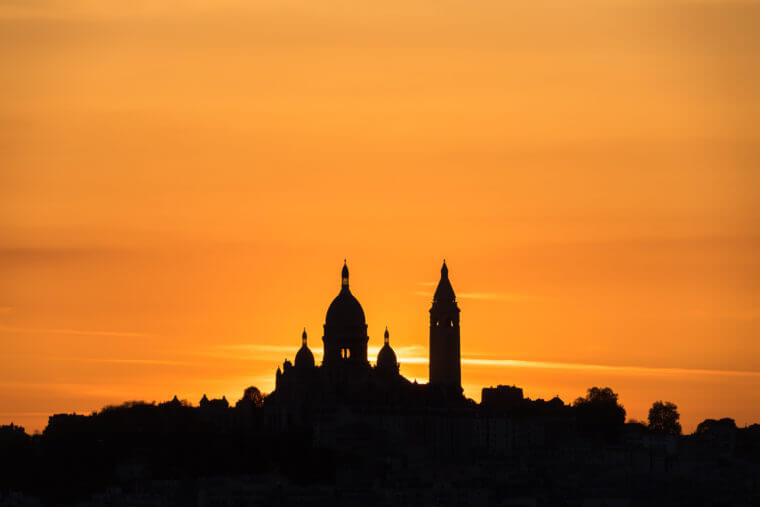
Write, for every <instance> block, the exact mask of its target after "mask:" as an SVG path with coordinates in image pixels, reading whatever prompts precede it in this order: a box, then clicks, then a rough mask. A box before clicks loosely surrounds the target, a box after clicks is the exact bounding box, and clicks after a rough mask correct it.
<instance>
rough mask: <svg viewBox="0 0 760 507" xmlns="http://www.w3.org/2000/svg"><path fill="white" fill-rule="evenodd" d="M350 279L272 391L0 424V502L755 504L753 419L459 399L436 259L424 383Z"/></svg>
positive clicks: (505, 398)
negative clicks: (34, 426)
mask: <svg viewBox="0 0 760 507" xmlns="http://www.w3.org/2000/svg"><path fill="white" fill-rule="evenodd" d="M348 282H349V279H348V268H347V266H344V268H343V271H342V273H341V289H340V293H339V294H338V296H337V297H336V298H335V300H334V301H333V302H332V304H331V305H330V307H329V309H328V312H327V316H326V319H325V326H324V335H323V337H322V341H323V345H324V353H323V360H322V363H321V364H320V365H317V364H316V362H315V360H314V355H313V354H312V352H311V350H310V349H309V347H308V338H307V335H306V331H304V333H303V334H302V337H301V348H300V349H299V350H298V352H297V354H296V356H295V362H294V364H291V363H290V362H288V361H286V362H285V363H284V364H283V366H282V368H278V370H277V373H276V388H275V390H274V391H273V392H272V393H270V394H269V395H266V396H264V395H262V394H261V392H260V391H259V390H258V389H257V388H255V387H249V388H248V389H246V390H245V392H244V394H243V396H242V398H241V399H240V400H238V401H237V402H236V403H235V405H234V406H230V404H229V403H228V401H227V400H226V399H224V398H222V399H211V400H209V399H208V398H207V397H206V396H205V395H204V397H203V398H202V399H201V400H200V403H199V405H198V406H191V405H190V404H189V403H187V402H186V401H180V400H179V399H177V397H175V398H174V399H173V400H171V401H168V402H165V403H158V404H156V403H145V402H129V403H125V404H123V405H120V406H115V407H106V408H104V409H102V410H101V411H99V412H97V413H93V414H91V415H89V416H85V415H77V414H57V415H54V416H51V417H50V420H49V423H48V425H47V427H46V428H45V430H44V432H43V433H42V434H40V435H34V436H29V435H28V434H26V433H25V432H24V430H23V428H19V427H18V426H14V425H12V424H11V425H9V426H2V427H0V506H6V505H7V506H10V505H13V506H17V505H39V504H47V505H113V506H153V505H155V506H159V505H161V506H165V505H190V506H193V505H198V506H214V505H220V506H249V505H250V506H258V505H261V506H269V505H275V506H277V505H280V506H286V505H293V506H310V505H311V506H344V505H361V506H364V505H366V506H380V505H393V506H403V505H410V506H412V505H413V506H434V505H435V506H449V505H451V506H487V505H494V506H537V505H547V506H554V505H568V506H639V505H641V506H649V505H663V506H674V505H685V506H690V505H695V506H703V505H721V506H724V505H725V506H733V505H736V506H738V505H760V425H752V426H750V427H746V428H737V427H736V424H735V423H734V421H733V420H731V419H720V420H712V419H709V420H706V421H704V422H702V423H701V424H700V425H699V426H698V427H697V430H696V431H695V433H694V434H692V435H686V436H684V435H681V426H680V424H679V421H678V419H679V416H678V410H677V407H676V406H675V405H674V404H672V403H669V402H661V401H658V402H655V403H654V404H653V405H652V409H651V410H650V413H649V420H648V422H647V423H643V422H632V421H629V422H627V423H626V422H625V409H624V408H623V407H622V406H621V405H620V403H619V400H618V396H617V394H616V393H615V392H614V391H613V390H612V389H610V388H597V387H594V388H591V389H589V390H588V392H587V393H586V395H585V396H584V397H581V398H578V399H577V400H575V401H574V402H573V403H572V404H571V405H568V404H565V403H564V402H563V401H562V400H560V399H559V398H556V397H555V398H554V399H552V400H550V401H544V400H530V399H527V398H525V397H524V396H523V392H522V389H520V388H518V387H515V386H501V385H500V386H497V387H491V388H485V389H483V392H482V399H481V403H479V404H478V403H475V402H474V401H472V400H469V399H467V398H465V397H464V396H463V394H462V388H461V372H460V325H459V324H460V323H459V314H460V311H459V308H458V305H457V302H456V296H455V294H454V290H453V288H452V285H451V283H450V281H449V278H448V268H447V267H446V265H445V264H444V266H443V268H442V270H441V281H440V282H439V285H438V288H437V289H436V292H435V295H434V299H433V304H432V307H431V309H430V379H431V382H430V383H429V384H418V383H416V382H410V381H409V380H407V379H405V378H404V377H403V376H402V375H400V374H399V363H398V359H399V358H397V356H396V354H395V352H394V351H393V349H392V348H391V345H390V333H389V332H388V331H387V330H386V332H385V334H384V339H383V346H382V348H381V350H380V353H379V354H378V358H377V361H376V363H375V364H374V365H371V364H370V362H369V360H368V358H367V344H368V341H369V337H368V336H367V325H366V322H365V316H364V311H363V309H362V307H361V305H360V304H359V302H358V300H357V299H356V298H355V297H354V296H353V294H351V291H350V289H349V283H348ZM400 359H402V360H403V358H400Z"/></svg>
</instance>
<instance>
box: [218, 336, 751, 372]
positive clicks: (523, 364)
mask: <svg viewBox="0 0 760 507" xmlns="http://www.w3.org/2000/svg"><path fill="white" fill-rule="evenodd" d="M217 348H219V349H221V350H233V351H247V352H249V353H250V354H251V355H252V357H253V358H256V359H266V360H278V361H279V360H282V359H283V358H284V357H290V358H293V357H294V356H295V353H296V352H297V350H298V347H295V346H294V347H288V346H281V345H258V344H241V345H220V346H218V347H217ZM394 350H395V351H396V357H397V358H398V361H399V363H401V364H402V365H403V364H428V363H429V359H428V355H427V350H428V349H427V347H424V346H422V345H410V346H406V347H394ZM379 351H380V347H378V346H370V347H368V348H367V353H368V355H369V357H370V360H373V358H374V357H376V356H377V353H378V352H379ZM312 352H313V353H314V356H315V357H316V358H321V357H322V353H321V351H320V350H314V349H312ZM234 357H236V358H241V359H247V358H248V357H246V356H245V355H242V356H241V355H240V353H239V352H236V353H235V355H234ZM462 364H463V365H465V366H471V367H476V368H477V367H482V368H524V369H539V370H571V371H585V372H594V371H599V372H606V373H610V374H621V375H695V374H696V375H733V376H760V371H750V370H720V369H705V368H662V367H650V366H616V365H606V364H591V363H566V362H553V361H525V360H520V359H505V358H494V357H489V356H488V355H487V354H472V355H470V356H465V357H463V358H462Z"/></svg>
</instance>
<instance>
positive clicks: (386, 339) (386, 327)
mask: <svg viewBox="0 0 760 507" xmlns="http://www.w3.org/2000/svg"><path fill="white" fill-rule="evenodd" d="M389 337H390V334H389V333H388V326H385V334H384V335H383V340H384V341H385V344H386V345H388V342H389V341H390V338H389Z"/></svg>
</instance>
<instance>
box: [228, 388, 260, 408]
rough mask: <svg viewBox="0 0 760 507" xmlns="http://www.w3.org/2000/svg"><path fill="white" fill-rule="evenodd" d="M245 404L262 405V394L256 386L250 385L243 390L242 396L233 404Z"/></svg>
mask: <svg viewBox="0 0 760 507" xmlns="http://www.w3.org/2000/svg"><path fill="white" fill-rule="evenodd" d="M243 405H247V406H249V407H252V408H261V407H262V406H263V405H264V395H263V394H261V391H259V388H258V387H255V386H250V387H247V388H246V389H245V391H243V397H242V398H241V399H240V400H238V402H237V403H236V404H235V406H236V407H241V406H243Z"/></svg>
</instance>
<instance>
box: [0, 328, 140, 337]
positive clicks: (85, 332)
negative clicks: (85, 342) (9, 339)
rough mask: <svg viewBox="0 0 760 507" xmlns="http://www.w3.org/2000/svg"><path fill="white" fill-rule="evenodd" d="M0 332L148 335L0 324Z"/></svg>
mask: <svg viewBox="0 0 760 507" xmlns="http://www.w3.org/2000/svg"><path fill="white" fill-rule="evenodd" d="M0 333H24V334H59V335H77V336H124V337H133V338H134V337H144V336H150V335H148V334H146V333H135V332H130V331H93V330H83V329H43V328H27V327H9V326H0Z"/></svg>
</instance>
